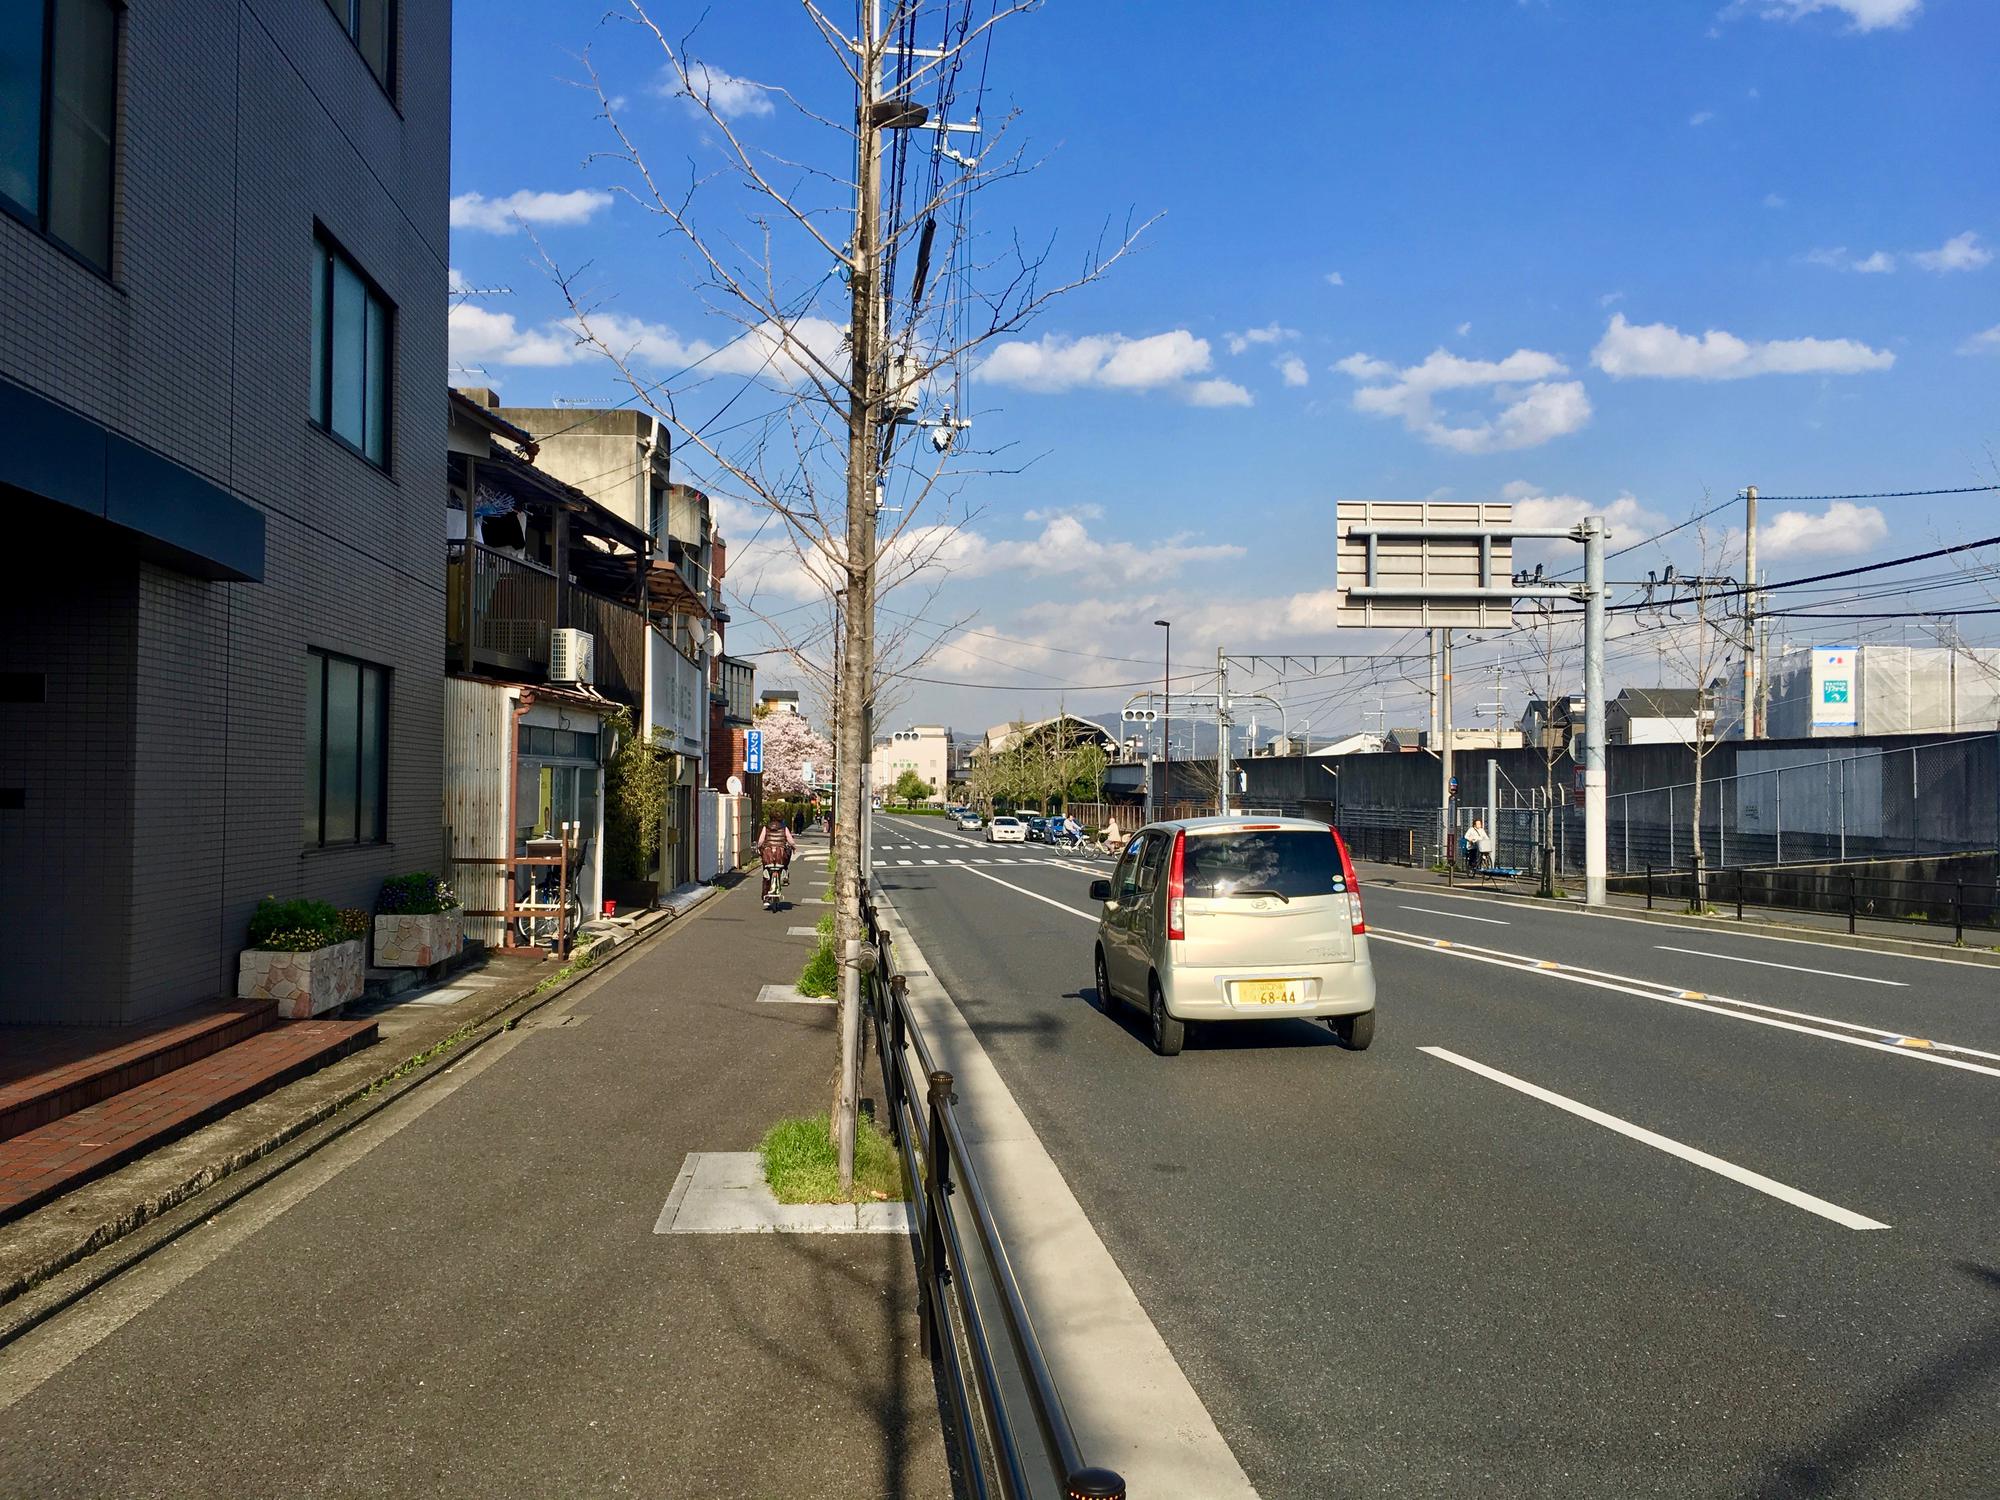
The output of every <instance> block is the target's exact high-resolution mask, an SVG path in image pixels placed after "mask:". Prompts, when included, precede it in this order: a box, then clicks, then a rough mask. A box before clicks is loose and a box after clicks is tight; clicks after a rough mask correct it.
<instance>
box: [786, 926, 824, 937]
mask: <svg viewBox="0 0 2000 1500" xmlns="http://www.w3.org/2000/svg"><path fill="white" fill-rule="evenodd" d="M785 936H786V937H818V936H819V929H818V928H817V927H787V928H786V929H785Z"/></svg>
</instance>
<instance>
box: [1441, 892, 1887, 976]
mask: <svg viewBox="0 0 2000 1500" xmlns="http://www.w3.org/2000/svg"><path fill="white" fill-rule="evenodd" d="M1412 910H1414V908H1412ZM1653 946H1654V947H1655V948H1657V949H1659V950H1660V951H1661V952H1662V953H1691V954H1693V955H1694V956H1695V957H1696V958H1720V959H1723V960H1724V961H1726V962H1728V963H1732V964H1755V965H1757V967H1758V968H1760V969H1790V970H1791V971H1792V972H1793V973H1794V974H1820V975H1824V976H1825V977H1826V978H1828V979H1852V980H1853V981H1854V982H1855V983H1857V984H1886V985H1892V986H1893V987H1895V988H1896V989H1899V990H1906V989H1908V988H1909V986H1908V985H1907V984H1905V983H1904V982H1903V981H1902V980H1900V979H1875V978H1873V977H1871V976H1869V975H1867V974H1843V973H1841V972H1840V971H1839V970H1837V969H1808V968H1807V967H1806V966H1805V965H1804V964H1781V963H1774V962H1773V961H1772V960H1770V959H1768V958H1743V957H1741V956H1740V955H1738V954H1734V953H1710V952H1709V951H1708V950H1707V949H1705V948H1676V947H1675V946H1674V945H1673V944H1672V943H1655V944H1653Z"/></svg>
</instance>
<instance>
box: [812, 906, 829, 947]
mask: <svg viewBox="0 0 2000 1500" xmlns="http://www.w3.org/2000/svg"><path fill="white" fill-rule="evenodd" d="M813 931H815V932H817V933H818V934H819V935H820V940H821V941H822V942H827V943H830V942H832V941H833V913H832V912H827V913H826V914H825V915H824V916H822V917H821V918H820V919H819V920H818V921H817V922H815V923H813Z"/></svg>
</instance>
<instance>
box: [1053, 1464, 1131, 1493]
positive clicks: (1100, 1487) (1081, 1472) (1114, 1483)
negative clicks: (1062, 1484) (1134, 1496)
mask: <svg viewBox="0 0 2000 1500" xmlns="http://www.w3.org/2000/svg"><path fill="white" fill-rule="evenodd" d="M1066 1487H1067V1488H1068V1490H1069V1500H1125V1481H1124V1480H1123V1479H1121V1478H1119V1477H1118V1476H1117V1475H1116V1474H1114V1473H1113V1472H1112V1471H1111V1470H1109V1469H1078V1470H1077V1471H1076V1472H1075V1473H1074V1474H1072V1475H1070V1476H1069V1483H1068V1485H1067V1486H1066Z"/></svg>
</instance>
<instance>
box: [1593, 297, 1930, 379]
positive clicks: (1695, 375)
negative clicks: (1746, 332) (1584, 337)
mask: <svg viewBox="0 0 2000 1500" xmlns="http://www.w3.org/2000/svg"><path fill="white" fill-rule="evenodd" d="M1590 362H1591V363H1592V364H1594V365H1596V366H1597V368H1598V369H1600V370H1602V371H1603V372H1604V373H1605V374H1607V375H1610V376H1613V377H1614V378H1617V379H1625V378H1627V377H1631V376H1655V377H1658V378H1661V379H1666V380H1738V379H1742V378H1743V377H1745V376H1750V375H1853V374H1857V373H1859V372H1861V371H1864V370H1886V369H1888V368H1889V367H1890V366H1891V365H1893V364H1894V363H1895V362H1896V356H1895V355H1893V354H1891V353H1890V352H1889V351H1888V350H1886V349H1871V348H1869V347H1868V346H1867V345H1866V344H1863V343H1859V342H1857V341H1856V340H1854V339H1815V338H1800V339H1772V340H1770V341H1769V342H1758V341H1754V340H1748V339H1740V338H1738V337H1737V336H1736V335H1735V334H1733V333H1725V332H1723V331H1722V330H1720V329H1715V328H1711V329H1709V330H1708V331H1707V332H1706V333H1704V334H1702V335H1701V337H1699V338H1696V337H1695V336H1694V335H1692V334H1687V333H1682V332H1681V331H1680V330H1679V329H1678V328H1675V327H1673V326H1672V325H1670V324H1667V323H1628V322H1626V321H1625V315H1624V314H1623V313H1613V314H1612V316H1611V322H1610V325H1609V326H1608V327H1607V328H1606V329H1605V330H1604V337H1603V338H1601V339H1599V340H1598V342H1597V347H1596V348H1595V349H1593V350H1592V351H1591V354H1590Z"/></svg>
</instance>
